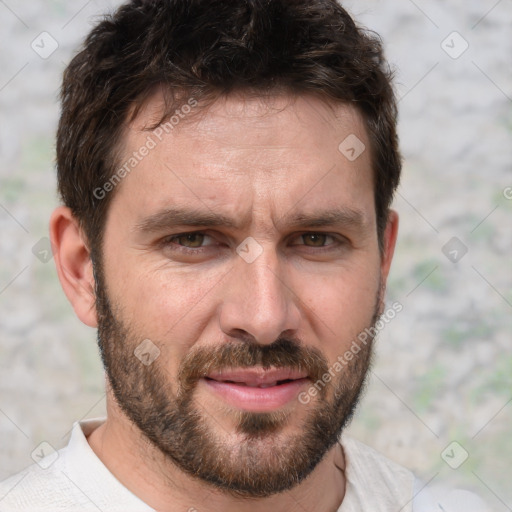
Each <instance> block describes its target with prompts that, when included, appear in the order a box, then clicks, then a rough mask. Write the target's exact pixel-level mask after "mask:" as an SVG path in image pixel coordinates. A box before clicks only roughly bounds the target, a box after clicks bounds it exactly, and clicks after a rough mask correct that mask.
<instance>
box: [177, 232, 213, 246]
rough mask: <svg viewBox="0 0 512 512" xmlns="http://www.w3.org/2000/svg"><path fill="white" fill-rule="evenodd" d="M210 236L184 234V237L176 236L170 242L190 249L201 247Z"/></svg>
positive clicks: (198, 233)
mask: <svg viewBox="0 0 512 512" xmlns="http://www.w3.org/2000/svg"><path fill="white" fill-rule="evenodd" d="M207 236H208V235H206V234H204V233H200V232H197V233H184V234H182V235H176V236H173V237H171V238H170V239H168V240H169V242H171V243H177V244H178V245H183V246H185V247H188V248H190V249H193V248H198V247H201V246H202V244H203V242H204V239H205V238H206V237H207Z"/></svg>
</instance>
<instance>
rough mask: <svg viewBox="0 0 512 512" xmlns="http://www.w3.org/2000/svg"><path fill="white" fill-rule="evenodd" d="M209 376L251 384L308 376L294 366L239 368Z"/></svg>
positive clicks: (271, 382) (263, 383)
mask: <svg viewBox="0 0 512 512" xmlns="http://www.w3.org/2000/svg"><path fill="white" fill-rule="evenodd" d="M206 377H207V378H210V379H213V380H216V381H219V382H226V381H232V382H241V383H244V384H247V385H249V386H259V385H269V384H275V383H277V382H279V381H283V380H297V379H304V378H307V377H308V374H307V373H306V372H305V371H301V370H296V369H293V368H269V369H268V370H265V369H264V368H261V367H260V368H238V369H236V368H235V369H226V370H220V371H216V372H210V373H209V374H208V375H206Z"/></svg>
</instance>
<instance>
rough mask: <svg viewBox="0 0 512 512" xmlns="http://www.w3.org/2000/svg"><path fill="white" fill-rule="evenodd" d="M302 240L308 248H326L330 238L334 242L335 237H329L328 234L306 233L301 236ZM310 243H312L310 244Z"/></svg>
mask: <svg viewBox="0 0 512 512" xmlns="http://www.w3.org/2000/svg"><path fill="white" fill-rule="evenodd" d="M300 238H302V240H303V242H305V243H304V245H306V246H307V247H325V242H326V240H327V239H328V238H331V239H333V240H334V237H332V236H330V235H328V234H327V233H304V234H302V235H300ZM308 241H309V242H311V243H310V244H308V243H307V242H308ZM328 245H332V244H328Z"/></svg>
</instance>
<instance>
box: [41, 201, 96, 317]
mask: <svg viewBox="0 0 512 512" xmlns="http://www.w3.org/2000/svg"><path fill="white" fill-rule="evenodd" d="M50 240H51V243H52V248H53V256H54V260H55V265H56V267H57V274H58V276H59V280H60V283H61V286H62V289H63V290H64V293H65V294H66V297H67V298H68V300H69V301H70V302H71V305H72V306H73V309H74V310H75V313H76V315H77V316H78V318H79V319H80V320H81V321H82V322H83V323H84V324H86V325H88V326H90V327H97V325H98V324H97V316H96V305H95V304H96V301H95V295H94V289H95V286H94V285H95V282H94V274H93V267H92V261H91V258H90V253H89V248H88V246H87V242H86V240H85V236H84V233H83V231H82V230H81V229H80V226H79V223H78V220H77V219H76V218H75V217H74V216H73V214H72V213H71V210H70V209H69V208H67V207H65V206H59V207H58V208H56V209H55V211H54V212H53V213H52V216H51V218H50Z"/></svg>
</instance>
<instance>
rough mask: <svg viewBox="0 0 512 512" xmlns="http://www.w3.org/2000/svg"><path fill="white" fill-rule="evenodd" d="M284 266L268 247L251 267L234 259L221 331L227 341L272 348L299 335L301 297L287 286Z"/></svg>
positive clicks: (222, 315) (223, 305)
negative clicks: (299, 302) (228, 338)
mask: <svg viewBox="0 0 512 512" xmlns="http://www.w3.org/2000/svg"><path fill="white" fill-rule="evenodd" d="M284 265H285V263H283V262H282V261H280V260H279V258H278V256H277V255H276V253H275V251H274V250H272V249H270V248H268V247H266V248H263V252H262V253H261V254H260V255H259V256H258V257H257V258H256V260H254V261H252V262H251V263H249V262H247V261H245V260H244V259H243V258H241V257H237V258H236V259H235V262H234V266H235V267H234V268H233V270H232V271H231V272H229V274H228V276H229V278H228V280H227V281H226V282H225V283H224V289H223V296H222V305H221V310H220V328H221V329H222V331H223V332H224V333H225V334H226V335H227V336H228V337H230V338H234V339H241V340H247V339H251V340H252V341H255V342H257V343H259V344H262V345H269V344H271V343H272V342H274V341H276V340H277V339H278V338H280V337H285V336H295V335H296V332H297V331H298V329H299V324H300V310H299V308H298V306H297V304H298V295H297V293H296V292H295V291H294V290H293V289H292V286H291V285H290V284H289V283H288V282H287V275H286V274H287V272H286V269H285V268H284Z"/></svg>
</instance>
